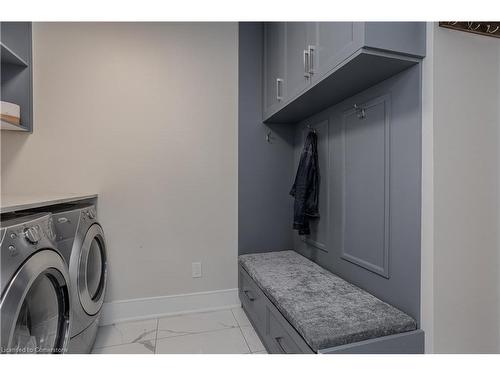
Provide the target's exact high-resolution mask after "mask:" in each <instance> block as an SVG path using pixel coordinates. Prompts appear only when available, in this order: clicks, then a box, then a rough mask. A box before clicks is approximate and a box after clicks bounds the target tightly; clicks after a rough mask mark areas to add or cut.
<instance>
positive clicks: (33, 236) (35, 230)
mask: <svg viewBox="0 0 500 375" xmlns="http://www.w3.org/2000/svg"><path fill="white" fill-rule="evenodd" d="M24 237H25V238H26V240H27V241H28V242H29V243H31V244H33V245H35V244H37V243H38V241H40V239H41V238H42V233H41V229H40V226H39V225H35V226H32V227H28V228H26V229H24Z"/></svg>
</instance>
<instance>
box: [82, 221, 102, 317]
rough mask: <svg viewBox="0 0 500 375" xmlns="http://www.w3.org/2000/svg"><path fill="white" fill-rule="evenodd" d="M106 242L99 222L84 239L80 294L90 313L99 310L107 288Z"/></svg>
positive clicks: (83, 304)
mask: <svg viewBox="0 0 500 375" xmlns="http://www.w3.org/2000/svg"><path fill="white" fill-rule="evenodd" d="M106 262H107V258H106V243H105V241H104V232H103V230H102V228H101V226H100V225H99V224H92V226H91V227H90V228H89V230H88V231H87V233H86V235H85V238H84V240H83V244H82V248H81V252H80V260H79V265H78V295H79V297H80V302H81V304H82V307H83V309H84V310H85V312H86V313H87V314H89V315H95V314H97V313H98V312H99V310H100V309H101V307H102V304H103V302H104V292H105V290H106V279H107V267H106Z"/></svg>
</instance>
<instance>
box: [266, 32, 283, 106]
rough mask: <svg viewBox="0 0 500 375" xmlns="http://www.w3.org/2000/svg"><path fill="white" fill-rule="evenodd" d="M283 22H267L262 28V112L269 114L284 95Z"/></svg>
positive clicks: (279, 103)
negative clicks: (263, 68)
mask: <svg viewBox="0 0 500 375" xmlns="http://www.w3.org/2000/svg"><path fill="white" fill-rule="evenodd" d="M285 40H286V39H285V23H284V22H269V23H266V24H265V28H264V66H265V67H266V69H265V70H264V84H263V88H264V95H263V97H264V112H265V113H266V114H271V113H273V112H275V111H276V110H277V109H278V108H279V107H280V105H281V102H282V101H283V98H284V97H285V95H286V89H287V88H286V86H285V84H284V81H285Z"/></svg>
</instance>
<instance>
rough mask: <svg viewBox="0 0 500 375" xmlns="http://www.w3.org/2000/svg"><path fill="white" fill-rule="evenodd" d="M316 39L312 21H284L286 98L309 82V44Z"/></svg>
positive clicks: (306, 85) (296, 92)
mask: <svg viewBox="0 0 500 375" xmlns="http://www.w3.org/2000/svg"><path fill="white" fill-rule="evenodd" d="M315 40H316V26H315V23H314V22H287V23H286V84H287V98H288V99H292V98H294V97H295V96H297V95H298V94H300V93H301V92H302V91H304V90H305V89H306V88H307V87H308V86H309V85H310V82H311V74H310V68H309V56H308V54H309V46H312V45H314V43H315Z"/></svg>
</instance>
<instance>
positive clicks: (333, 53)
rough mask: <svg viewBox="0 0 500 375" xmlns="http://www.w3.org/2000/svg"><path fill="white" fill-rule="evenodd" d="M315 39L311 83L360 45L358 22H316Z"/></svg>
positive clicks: (319, 78) (320, 77) (360, 36)
mask: <svg viewBox="0 0 500 375" xmlns="http://www.w3.org/2000/svg"><path fill="white" fill-rule="evenodd" d="M316 28H317V38H316V42H315V43H314V50H313V51H312V57H311V65H312V70H313V77H312V79H313V82H318V81H319V80H321V79H322V78H323V77H324V76H325V75H326V74H327V73H328V72H329V71H330V70H332V69H333V68H334V67H335V66H337V65H338V64H339V63H341V62H342V61H343V60H345V59H346V58H348V57H349V56H350V55H351V54H353V53H354V52H355V51H356V50H357V49H358V48H359V46H360V44H361V38H362V33H361V27H360V22H317V23H316Z"/></svg>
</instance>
